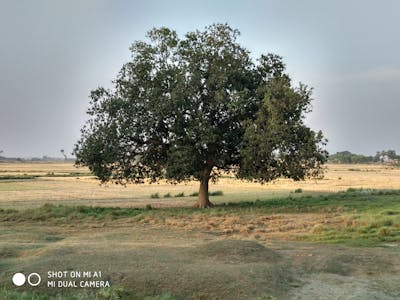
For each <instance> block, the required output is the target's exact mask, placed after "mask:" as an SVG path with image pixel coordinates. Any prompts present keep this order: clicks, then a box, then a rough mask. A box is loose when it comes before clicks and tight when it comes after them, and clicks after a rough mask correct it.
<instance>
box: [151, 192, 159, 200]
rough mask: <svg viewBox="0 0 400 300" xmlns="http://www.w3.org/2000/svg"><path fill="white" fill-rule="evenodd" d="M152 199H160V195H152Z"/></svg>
mask: <svg viewBox="0 0 400 300" xmlns="http://www.w3.org/2000/svg"><path fill="white" fill-rule="evenodd" d="M150 198H152V199H156V198H160V195H159V194H158V193H154V194H151V195H150Z"/></svg>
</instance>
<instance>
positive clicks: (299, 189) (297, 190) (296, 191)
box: [294, 188, 303, 194]
mask: <svg viewBox="0 0 400 300" xmlns="http://www.w3.org/2000/svg"><path fill="white" fill-rule="evenodd" d="M294 192H295V193H296V194H299V193H302V192H303V190H302V189H301V188H298V189H295V190H294Z"/></svg>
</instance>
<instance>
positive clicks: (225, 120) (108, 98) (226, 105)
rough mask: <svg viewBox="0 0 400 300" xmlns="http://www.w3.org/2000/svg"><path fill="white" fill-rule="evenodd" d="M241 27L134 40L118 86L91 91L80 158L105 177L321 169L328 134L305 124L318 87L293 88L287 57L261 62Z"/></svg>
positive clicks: (202, 198) (259, 176) (293, 173)
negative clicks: (244, 41)
mask: <svg viewBox="0 0 400 300" xmlns="http://www.w3.org/2000/svg"><path fill="white" fill-rule="evenodd" d="M238 35H239V31H238V30H234V29H232V28H230V27H229V26H228V25H227V24H213V25H211V26H208V27H206V28H205V30H204V31H195V32H189V33H187V34H186V35H185V36H184V37H183V38H182V39H179V38H178V36H177V34H176V32H175V31H173V30H170V29H168V28H164V27H162V28H159V29H153V30H151V31H150V32H149V33H148V39H149V40H148V42H143V41H137V42H135V43H134V44H133V45H132V47H131V52H132V57H131V60H130V61H129V62H128V63H126V64H125V65H123V67H122V69H121V71H120V73H119V75H118V76H117V78H116V80H115V81H113V83H114V88H113V89H112V90H106V89H104V88H98V89H96V90H94V91H92V93H91V102H90V108H89V110H88V114H89V116H90V117H89V120H88V121H87V123H86V124H85V126H84V127H83V128H82V137H81V139H80V140H79V141H78V143H77V144H76V146H75V151H74V152H75V155H76V162H77V164H78V165H84V166H88V167H89V169H90V170H91V171H92V172H93V173H94V174H95V175H96V176H97V177H98V178H99V179H100V180H101V181H103V182H106V181H114V182H117V183H122V184H125V183H128V182H134V183H143V182H144V181H145V180H147V179H148V180H150V181H151V182H156V181H158V180H160V179H167V180H168V181H170V182H172V183H174V182H181V181H187V180H193V179H195V180H198V181H199V182H200V191H199V197H198V202H197V205H198V207H209V206H211V205H212V204H211V202H210V200H209V197H208V183H209V180H210V179H211V180H216V179H217V178H218V176H219V175H220V174H221V172H227V171H229V172H234V173H235V174H236V176H237V177H239V178H244V179H248V180H254V181H258V182H261V183H264V182H268V181H271V180H273V179H276V178H278V177H282V176H284V177H288V178H293V179H294V180H300V179H304V178H306V177H310V176H319V175H320V174H321V164H322V163H324V162H325V160H326V156H327V153H326V151H325V150H324V149H323V146H324V145H325V142H324V139H323V136H322V133H321V132H314V131H312V130H311V129H309V128H308V127H307V126H306V125H305V124H304V117H305V114H306V113H308V112H309V111H310V110H311V104H310V102H311V89H309V88H308V87H307V86H305V85H303V84H299V86H298V87H293V86H292V83H291V80H290V78H289V76H288V74H286V73H285V65H284V63H283V62H282V59H281V57H279V56H277V55H273V54H267V55H262V56H261V57H260V58H259V59H258V60H256V61H253V59H252V58H251V57H250V55H249V51H248V50H247V49H245V48H244V47H243V46H241V45H240V44H239V43H238V41H237V37H238Z"/></svg>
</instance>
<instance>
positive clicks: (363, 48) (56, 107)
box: [0, 0, 400, 157]
mask: <svg viewBox="0 0 400 300" xmlns="http://www.w3.org/2000/svg"><path fill="white" fill-rule="evenodd" d="M399 12H400V1H395V0H393V1H385V0H384V1H361V0H360V1H354V0H353V1H348V0H347V1H320V0H314V1H311V0H309V1H307V0H303V1H298V0H293V1H289V0H286V1H285V0H282V1H277V0H276V1H256V0H254V1H252V0H247V1H244V0H243V1H239V0H237V1H234V0H230V1H228V0H226V1H222V0H221V1H218V0H208V1H188V0H182V1H177V0H176V1H161V0H159V1H154V0H151V1H148V0H146V1H145V0H143V1H111V0H110V1H105V0H104V1H102V0H99V1H88V0H86V1H85V0H76V1H71V0H68V1H67V0H65V1H55V0H48V1H42V0H36V1H30V0H26V1H22V0H9V1H8V0H0V91H1V93H0V150H4V154H3V155H6V156H25V157H28V156H42V155H48V156H61V154H60V149H65V150H66V152H68V153H70V152H71V151H72V148H73V145H74V143H75V142H76V141H77V140H78V138H79V135H80V133H79V130H80V128H81V127H82V125H83V123H84V121H85V119H86V116H85V111H86V109H87V107H88V103H89V98H88V95H89V92H90V90H92V89H94V88H96V87H98V86H106V87H111V84H110V81H111V80H112V79H114V78H115V76H116V74H117V72H118V71H119V69H120V68H121V66H122V64H123V63H125V62H127V61H128V60H129V57H130V53H129V50H128V48H129V46H130V45H131V44H132V42H133V41H135V40H142V39H144V38H145V34H146V32H147V31H148V30H149V29H151V28H152V27H159V26H167V27H170V28H172V29H175V30H177V31H178V33H179V34H180V35H183V34H184V33H186V32H187V31H191V30H195V29H203V28H204V26H206V25H209V24H211V23H214V22H228V23H229V24H230V25H231V26H232V27H235V28H238V29H239V30H240V31H241V33H242V35H241V37H240V41H241V43H242V44H243V45H244V46H245V47H246V48H248V49H249V50H250V51H252V53H253V55H254V56H255V57H256V56H259V55H260V54H261V53H268V52H274V53H276V54H279V55H281V56H283V58H284V61H285V62H286V64H287V67H288V71H289V73H290V75H291V76H292V77H293V78H294V80H295V82H298V81H302V82H304V83H306V84H308V85H310V86H312V87H314V99H315V100H314V102H313V105H314V111H313V113H312V114H311V115H310V116H309V117H308V119H307V122H308V124H309V125H310V126H311V127H312V128H313V129H314V130H318V129H321V130H322V131H323V132H324V134H325V136H326V137H327V138H328V139H329V143H328V150H329V151H330V152H336V151H341V150H350V151H352V152H356V153H364V154H374V153H375V151H377V150H382V149H395V150H396V151H397V152H400V138H399V115H400V39H399V36H400V18H399Z"/></svg>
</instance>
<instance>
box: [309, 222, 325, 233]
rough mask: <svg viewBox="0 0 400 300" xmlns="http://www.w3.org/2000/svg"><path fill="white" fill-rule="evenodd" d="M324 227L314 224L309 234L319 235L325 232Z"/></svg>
mask: <svg viewBox="0 0 400 300" xmlns="http://www.w3.org/2000/svg"><path fill="white" fill-rule="evenodd" d="M326 229H327V228H326V226H325V225H324V224H316V225H314V227H313V228H311V233H314V234H319V233H322V232H324V231H326Z"/></svg>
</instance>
